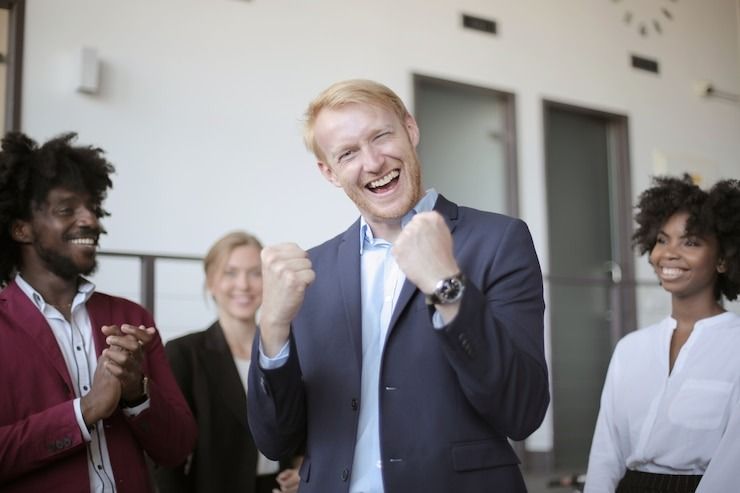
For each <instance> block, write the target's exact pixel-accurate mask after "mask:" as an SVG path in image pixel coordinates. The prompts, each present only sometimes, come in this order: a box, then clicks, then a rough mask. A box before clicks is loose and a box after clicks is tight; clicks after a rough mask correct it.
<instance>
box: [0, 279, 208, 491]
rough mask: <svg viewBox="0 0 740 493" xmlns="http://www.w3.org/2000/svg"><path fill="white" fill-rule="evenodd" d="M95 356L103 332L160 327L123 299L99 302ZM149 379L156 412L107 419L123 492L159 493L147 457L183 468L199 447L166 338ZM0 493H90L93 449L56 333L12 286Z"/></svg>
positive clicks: (97, 298) (3, 294)
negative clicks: (76, 406)
mask: <svg viewBox="0 0 740 493" xmlns="http://www.w3.org/2000/svg"><path fill="white" fill-rule="evenodd" d="M87 310H88V312H89V314H90V321H91V324H92V328H93V339H94V341H95V348H96V351H97V354H98V355H100V353H101V352H102V351H103V349H104V348H105V347H106V344H105V337H104V336H103V334H102V332H101V331H100V328H101V326H103V325H111V324H117V325H121V324H124V323H128V324H132V325H145V326H147V327H151V326H154V321H153V319H152V317H151V315H150V314H149V313H148V312H147V311H146V310H145V309H144V308H142V307H141V306H139V305H137V304H136V303H133V302H131V301H128V300H125V299H123V298H116V297H113V296H108V295H105V294H101V293H94V294H93V295H92V297H91V298H90V299H89V300H88V302H87ZM144 373H145V374H146V375H147V376H148V377H149V382H150V384H149V398H150V407H149V409H147V410H145V411H143V412H142V413H140V414H139V415H138V416H136V417H133V418H129V417H126V416H125V415H124V414H123V413H122V412H121V411H120V410H117V411H115V412H114V413H113V414H112V415H111V416H110V417H109V418H107V419H105V420H104V427H105V437H106V441H107V443H108V452H109V454H110V461H111V464H112V466H113V474H114V476H115V480H116V488H117V490H118V493H128V492H131V493H144V492H152V491H153V487H152V485H151V480H150V478H149V473H148V470H147V466H146V462H145V456H144V452H146V453H147V454H148V456H149V457H151V459H152V460H153V461H154V462H155V463H159V464H164V465H168V466H174V465H176V464H179V463H181V462H182V461H183V460H185V458H186V457H187V455H188V454H189V453H190V451H191V450H192V449H193V447H194V446H195V440H196V434H197V431H196V426H195V421H194V419H193V416H192V414H191V413H190V410H189V408H188V405H187V403H186V402H185V399H184V398H183V396H182V394H181V393H180V390H179V388H178V386H177V383H176V382H175V379H174V377H173V376H172V371H171V370H170V367H169V365H168V363H167V358H166V356H165V353H164V348H163V346H162V341H161V339H160V338H159V334H157V335H156V336H155V339H154V340H153V341H152V342H151V343H150V344H149V345H148V346H147V350H146V356H145V360H144ZM0 389H2V390H1V392H2V397H0V492H2V493H10V492H27V493H31V492H38V491H58V492H87V491H89V490H90V478H89V474H88V464H87V447H86V444H85V441H84V439H83V436H82V432H81V431H80V428H79V425H78V424H77V420H76V418H75V413H74V407H73V405H72V402H73V400H74V399H75V394H74V390H73V387H72V381H71V379H70V375H69V372H68V371H67V366H66V364H65V362H64V358H63V356H62V353H61V351H60V350H59V346H58V344H57V341H56V339H55V338H54V334H53V333H52V331H51V328H50V327H49V324H48V323H47V322H46V319H45V318H44V317H43V315H42V314H41V312H39V310H38V309H37V308H36V307H35V306H34V304H33V303H32V302H31V300H30V299H29V298H28V297H27V296H26V295H25V293H23V291H21V289H20V288H19V287H18V285H17V284H16V283H15V282H11V283H10V284H8V286H7V287H6V288H5V289H3V290H2V291H0Z"/></svg>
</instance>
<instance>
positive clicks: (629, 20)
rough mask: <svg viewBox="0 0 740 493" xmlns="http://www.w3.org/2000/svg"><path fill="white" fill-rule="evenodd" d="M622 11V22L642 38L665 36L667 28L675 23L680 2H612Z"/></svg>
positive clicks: (665, 0) (667, 0) (621, 0)
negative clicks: (675, 14) (676, 7)
mask: <svg viewBox="0 0 740 493" xmlns="http://www.w3.org/2000/svg"><path fill="white" fill-rule="evenodd" d="M611 2H612V3H613V4H614V5H616V6H617V7H619V8H621V10H622V21H623V22H624V24H625V25H626V26H628V27H629V28H631V29H635V30H636V31H637V32H638V33H639V34H640V36H642V37H645V38H646V37H648V36H655V35H660V34H663V30H664V28H665V26H666V25H667V24H668V23H670V22H672V21H673V17H674V10H675V9H674V7H675V5H676V4H677V3H678V0H611Z"/></svg>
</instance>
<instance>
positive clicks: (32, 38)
mask: <svg viewBox="0 0 740 493" xmlns="http://www.w3.org/2000/svg"><path fill="white" fill-rule="evenodd" d="M656 4H660V5H667V6H669V8H670V9H671V10H672V11H673V14H674V20H673V21H666V22H664V23H663V24H664V33H663V35H661V36H655V35H651V36H649V37H647V38H643V37H641V36H640V35H639V34H638V33H637V30H636V29H634V28H632V27H628V26H626V25H625V24H624V23H623V22H622V17H623V14H624V9H625V8H632V9H635V12H636V13H637V14H644V15H646V16H652V15H653V12H652V11H653V10H654V11H655V12H658V10H657V8H655V7H654V5H656ZM737 9H738V2H737V1H736V0H701V1H699V0H694V1H685V2H684V1H682V2H675V3H674V2H662V3H660V2H654V3H646V2H641V1H640V0H632V1H631V2H630V1H625V2H620V3H619V4H617V3H614V2H612V1H611V0H559V1H557V2H554V1H551V0H509V1H504V0H457V1H453V0H375V1H372V2H367V1H359V0H315V1H311V2H307V1H305V0H253V1H251V2H245V1H237V0H129V1H126V2H121V1H118V0H65V1H63V2H62V1H59V0H27V11H26V21H27V24H26V44H25V60H24V83H23V127H24V130H26V131H27V132H29V133H30V134H31V135H32V136H34V137H35V138H36V139H38V140H44V139H46V138H48V137H50V136H52V135H54V134H57V133H59V132H61V131H65V130H76V131H78V132H79V134H80V141H81V142H84V143H94V144H96V145H99V146H101V147H102V148H104V149H106V150H107V151H108V155H109V157H110V159H111V161H112V162H113V163H115V164H116V165H117V169H118V173H117V176H116V177H115V188H114V190H113V191H112V193H111V194H110V198H109V200H108V202H107V206H108V208H109V210H111V211H112V212H113V216H112V217H111V218H109V219H108V220H107V221H106V225H107V227H108V230H109V231H110V234H109V235H108V237H107V239H106V240H105V242H104V245H103V246H104V248H106V249H115V250H136V251H150V252H167V253H183V254H196V255H202V254H203V252H204V251H205V249H206V248H207V246H208V245H209V244H210V243H211V242H212V240H213V239H215V238H216V237H217V236H219V235H221V234H222V233H224V232H225V231H227V230H230V229H234V228H246V229H249V230H251V231H254V232H256V233H257V234H258V235H259V236H260V237H261V238H262V239H263V240H264V241H265V242H267V243H272V242H277V241H284V240H294V241H297V242H298V243H299V244H301V245H302V246H304V247H309V246H312V245H315V244H317V243H318V242H320V241H323V240H324V239H326V238H328V237H329V236H333V235H334V234H336V233H338V232H340V231H342V230H343V229H344V228H345V227H346V226H347V225H348V224H349V222H350V221H352V220H353V219H354V217H355V216H356V211H355V210H354V208H353V207H352V206H351V204H350V203H349V201H348V200H347V199H346V198H345V197H344V195H343V194H342V192H341V191H340V190H338V189H334V188H333V187H331V186H330V185H329V184H328V183H326V182H324V181H323V179H322V178H321V177H320V175H319V173H318V172H317V171H316V169H315V166H314V164H313V160H312V158H311V156H310V155H309V154H308V153H307V152H306V151H305V150H304V149H303V146H302V144H301V141H300V118H301V115H302V112H303V110H304V108H305V105H306V103H307V102H308V101H309V100H310V99H311V98H312V97H313V96H314V95H315V94H316V93H318V92H319V91H320V90H321V89H323V88H324V87H325V86H327V85H328V84H329V83H331V82H333V81H336V80H338V79H343V78H349V77H365V78H373V79H377V80H380V81H382V82H384V83H386V84H388V85H389V86H390V87H392V88H394V89H396V90H397V92H398V93H399V94H400V95H401V96H402V97H403V98H404V99H405V100H406V101H407V102H408V103H409V104H411V101H412V93H411V91H412V73H421V74H425V75H430V76H436V77H440V78H446V79H452V80H455V81H459V82H465V83H470V84H475V85H480V86H485V87H490V88H495V89H501V90H505V91H510V92H513V93H515V94H516V96H517V131H518V152H519V159H520V162H519V167H520V168H519V177H520V190H519V196H520V201H521V204H520V205H521V207H520V211H521V215H522V217H523V218H524V219H525V220H526V221H527V222H528V223H529V225H530V227H531V229H532V233H533V236H534V239H535V243H536V246H537V249H538V252H539V253H540V256H541V259H542V264H543V268H544V270H545V273H547V272H548V259H547V257H546V255H545V252H547V238H546V231H547V228H546V223H545V221H546V210H545V207H546V206H545V203H546V201H545V188H544V183H545V179H544V164H543V147H544V146H543V138H542V128H543V125H542V101H543V98H546V99H551V100H556V101H561V102H568V103H573V104H576V105H580V106H587V107H592V108H595V109H600V110H606V111H610V112H614V113H619V114H625V115H627V116H628V117H629V121H630V145H631V161H632V177H633V185H632V186H633V194H634V195H637V193H639V191H641V190H642V189H644V188H645V187H646V186H648V183H649V175H650V174H652V173H654V172H655V171H656V169H657V171H661V170H664V169H667V170H669V171H679V170H682V169H683V168H685V167H687V166H692V167H699V168H700V169H698V170H695V171H699V172H701V173H703V174H704V175H705V177H706V178H707V180H709V181H713V180H714V179H716V178H719V177H729V176H735V177H736V176H738V175H740V138H739V137H740V105H738V104H733V103H730V102H726V101H719V100H706V99H701V98H699V97H698V96H697V95H696V94H695V92H694V89H693V87H694V84H695V81H696V80H711V81H712V82H713V83H714V84H715V85H716V86H717V87H718V88H722V89H724V90H727V91H731V92H734V93H739V92H740V55H739V53H740V44H739V43H738V21H737V19H738V11H737ZM462 12H465V13H470V14H474V15H479V16H484V17H490V18H494V19H496V20H497V21H498V23H499V30H500V34H499V35H498V36H496V37H492V36H489V35H485V34H481V33H478V32H471V31H469V30H463V29H462V28H461V27H460V15H461V13H462ZM83 46H88V47H93V48H95V49H97V51H98V54H99V56H100V58H101V60H102V62H103V73H102V81H101V91H100V94H99V95H97V96H89V95H83V94H79V93H76V92H75V87H76V76H77V71H78V67H77V66H76V64H75V59H76V57H77V54H78V53H79V50H80V49H81V48H82V47H83ZM631 53H636V54H640V55H644V56H648V57H654V58H657V59H658V60H659V61H660V65H661V74H660V75H659V76H656V75H652V74H647V73H643V72H637V71H634V70H633V69H631V68H630V67H629V55H630V54H631ZM422 138H423V136H422ZM656 167H657V168H656ZM441 191H442V192H444V190H441ZM639 265H640V268H639V275H640V277H641V278H644V279H652V274H651V273H650V272H649V270H648V269H647V268H646V265H645V263H644V261H641V262H640V263H639ZM197 289H198V286H196V290H197ZM648 301H649V300H648ZM648 311H649V310H648ZM197 323H198V324H200V323H201V320H200V319H198V321H197ZM193 328H200V326H195V327H193ZM548 440H549V438H548V437H547V436H545V438H544V439H543V440H541V441H540V444H539V445H535V446H534V447H535V448H538V447H544V448H547V447H548V443H549V442H548Z"/></svg>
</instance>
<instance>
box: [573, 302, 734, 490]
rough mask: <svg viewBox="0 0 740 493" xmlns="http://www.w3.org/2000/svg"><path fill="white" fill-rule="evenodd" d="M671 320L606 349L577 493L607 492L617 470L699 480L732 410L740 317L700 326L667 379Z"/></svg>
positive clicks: (720, 317)
mask: <svg viewBox="0 0 740 493" xmlns="http://www.w3.org/2000/svg"><path fill="white" fill-rule="evenodd" d="M675 328H676V321H675V320H674V319H672V318H670V317H669V318H666V319H665V320H663V321H662V322H660V323H658V324H655V325H652V326H650V327H647V328H645V329H642V330H638V331H636V332H632V333H630V334H628V335H627V336H625V337H624V338H623V339H622V340H621V341H619V344H617V347H616V348H615V349H614V354H613V355H612V359H611V362H610V363H609V371H608V372H607V376H606V382H605V383H604V390H603V392H602V395H601V409H600V410H599V418H598V420H597V422H596V430H595V432H594V438H593V442H592V444H591V454H590V456H589V462H588V471H587V474H586V488H585V493H601V492H603V493H613V492H614V490H615V489H616V486H617V484H618V483H619V480H620V479H621V478H622V476H623V475H624V473H625V469H626V468H628V469H633V470H638V471H644V472H653V473H660V474H703V473H704V471H705V469H706V468H707V465H708V464H709V462H710V459H712V457H713V456H714V454H715V451H716V450H717V446H718V444H719V443H720V440H721V439H722V437H723V434H724V432H725V428H726V427H727V422H728V419H729V416H730V413H731V412H732V411H733V410H734V409H735V408H736V407H737V406H738V405H739V404H740V357H738V352H740V316H738V315H736V314H734V313H732V312H725V313H722V314H720V315H716V316H714V317H710V318H706V319H703V320H700V321H698V322H697V323H696V325H695V326H694V330H693V331H692V332H691V335H690V336H689V338H688V340H687V341H686V342H685V343H684V345H683V347H682V348H681V351H680V352H679V354H678V357H677V358H676V361H675V363H674V365H673V371H672V372H670V374H669V359H668V358H669V351H670V343H671V336H672V334H673V330H674V329H675Z"/></svg>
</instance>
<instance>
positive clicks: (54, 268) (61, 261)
mask: <svg viewBox="0 0 740 493" xmlns="http://www.w3.org/2000/svg"><path fill="white" fill-rule="evenodd" d="M34 249H35V250H36V254H37V255H38V257H39V258H40V259H41V260H43V261H44V264H45V265H46V268H47V269H48V270H49V271H50V272H51V273H52V274H55V275H56V276H58V277H61V278H62V279H65V280H68V281H71V280H74V279H77V277H78V276H80V275H83V276H89V275H90V274H92V273H93V272H95V270H96V269H97V268H98V262H97V260H95V259H93V261H92V265H90V267H89V268H87V269H80V267H79V266H78V265H76V264H75V263H74V262H73V261H72V260H71V259H70V258H69V257H65V256H64V255H61V254H59V253H57V252H56V251H54V250H51V249H47V248H44V246H43V245H41V244H39V243H38V242H34Z"/></svg>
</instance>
